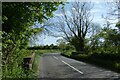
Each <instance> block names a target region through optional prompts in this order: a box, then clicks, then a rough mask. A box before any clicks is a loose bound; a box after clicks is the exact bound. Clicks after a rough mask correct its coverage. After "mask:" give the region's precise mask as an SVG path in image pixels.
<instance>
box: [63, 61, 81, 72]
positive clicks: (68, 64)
mask: <svg viewBox="0 0 120 80" xmlns="http://www.w3.org/2000/svg"><path fill="white" fill-rule="evenodd" d="M62 62H63V63H64V64H66V65H68V66H69V67H71V68H72V69H74V70H75V71H77V72H79V73H80V74H83V72H82V71H79V70H78V69H76V68H75V67H73V66H71V65H70V64H68V63H66V62H65V61H62Z"/></svg>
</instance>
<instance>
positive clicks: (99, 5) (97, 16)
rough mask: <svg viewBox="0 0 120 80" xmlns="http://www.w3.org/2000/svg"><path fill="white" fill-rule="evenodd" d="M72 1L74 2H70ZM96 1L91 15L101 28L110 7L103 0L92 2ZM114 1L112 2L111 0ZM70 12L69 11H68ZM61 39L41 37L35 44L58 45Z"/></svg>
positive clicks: (67, 7) (57, 14)
mask: <svg viewBox="0 0 120 80" xmlns="http://www.w3.org/2000/svg"><path fill="white" fill-rule="evenodd" d="M70 1H72V0H70ZM92 1H94V6H93V8H92V10H91V15H92V16H93V22H95V23H99V24H100V25H101V26H103V23H105V19H103V18H102V15H103V14H104V16H105V15H106V13H108V12H109V11H108V7H107V6H106V5H107V4H106V3H105V2H104V1H105V0H104V1H103V0H102V1H98V0H92ZM109 1H112V0H109ZM65 7H66V9H69V8H70V7H69V6H68V5H65ZM68 11H69V10H68ZM54 14H55V16H59V15H60V13H59V10H57V11H55V12H54ZM58 39H60V38H59V37H58V38H55V37H53V36H48V35H41V37H38V40H37V41H36V42H35V43H36V45H50V44H55V45H56V44H57V42H56V41H57V40H58Z"/></svg>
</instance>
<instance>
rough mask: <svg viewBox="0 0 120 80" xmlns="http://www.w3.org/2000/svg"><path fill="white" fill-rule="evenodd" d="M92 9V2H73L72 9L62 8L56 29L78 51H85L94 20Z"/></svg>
mask: <svg viewBox="0 0 120 80" xmlns="http://www.w3.org/2000/svg"><path fill="white" fill-rule="evenodd" d="M91 9H92V4H91V3H88V2H73V3H72V4H71V9H70V10H67V11H66V10H65V9H62V10H61V15H62V16H59V17H58V19H57V20H58V21H56V23H55V27H54V29H55V30H56V31H58V32H59V34H60V36H62V37H63V38H64V39H65V40H67V41H68V42H70V43H71V44H72V45H73V46H74V47H75V49H76V50H77V51H78V52H81V51H82V52H83V51H84V45H85V44H84V41H85V37H86V34H87V33H88V32H89V29H90V26H91V21H92V17H91V15H90V11H91ZM56 35H57V34H56Z"/></svg>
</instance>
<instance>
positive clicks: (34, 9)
mask: <svg viewBox="0 0 120 80" xmlns="http://www.w3.org/2000/svg"><path fill="white" fill-rule="evenodd" d="M117 1H118V2H116V3H115V4H112V5H113V7H114V8H113V7H111V8H112V9H111V12H110V17H115V19H117V20H118V22H116V23H114V25H111V23H110V21H109V18H110V17H105V23H104V24H105V25H103V26H101V25H100V24H99V23H94V22H92V16H91V14H90V13H91V10H92V7H93V5H92V3H88V2H74V3H65V2H17V3H16V2H3V3H2V31H0V34H1V36H0V37H1V38H2V61H1V62H2V78H4V79H6V78H34V77H37V71H38V70H39V69H38V67H39V59H40V56H41V55H42V54H43V53H49V52H61V53H62V55H64V56H66V57H70V58H74V59H77V60H82V61H85V62H89V63H92V64H95V65H100V66H102V67H105V68H108V69H111V70H114V71H117V72H120V20H119V19H120V18H119V17H120V15H118V14H116V13H117V12H119V11H120V6H119V5H120V0H117ZM113 3H114V2H113ZM65 4H67V5H68V4H69V5H70V7H71V9H70V10H68V11H69V14H68V13H67V12H66V11H67V10H66V8H64V5H65ZM59 5H61V7H60V9H59V11H60V12H59V13H60V14H61V15H62V16H55V17H54V14H53V12H54V11H56V10H57V9H58V6H59ZM115 11H117V12H115ZM112 12H113V13H112ZM114 12H115V13H114ZM113 14H115V15H113ZM116 16H117V18H116ZM53 17H54V18H53ZM52 19H55V20H52ZM56 19H57V20H56ZM50 21H52V22H50ZM54 21H55V22H54ZM38 24H39V26H38ZM44 31H48V32H46V33H49V34H51V35H52V36H54V37H56V36H57V37H60V38H61V39H59V40H58V41H57V43H58V44H57V45H53V44H51V45H44V46H33V47H30V45H29V44H32V43H34V42H35V40H36V37H38V36H39V35H40V34H42V32H43V33H44ZM52 33H53V34H52ZM33 52H34V53H35V58H34V62H33V69H32V70H28V71H26V70H24V68H23V58H24V57H27V56H30V55H31V53H33Z"/></svg>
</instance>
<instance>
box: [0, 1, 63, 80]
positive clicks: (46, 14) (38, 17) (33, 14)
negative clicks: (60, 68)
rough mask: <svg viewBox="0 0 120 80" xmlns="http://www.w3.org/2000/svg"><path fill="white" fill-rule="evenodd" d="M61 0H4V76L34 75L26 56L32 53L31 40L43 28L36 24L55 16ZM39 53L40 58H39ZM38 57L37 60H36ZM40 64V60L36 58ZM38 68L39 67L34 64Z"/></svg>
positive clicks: (2, 32)
mask: <svg viewBox="0 0 120 80" xmlns="http://www.w3.org/2000/svg"><path fill="white" fill-rule="evenodd" d="M60 4H62V3H60V2H53V3H52V2H48V3H44V2H2V31H0V33H1V38H2V61H1V62H2V78H4V79H6V78H8V79H9V78H31V77H33V76H34V75H33V72H34V71H27V73H26V70H24V68H23V58H24V57H27V56H30V55H31V53H32V51H31V50H28V49H27V47H28V46H29V45H28V43H31V42H34V41H32V40H35V36H36V35H38V34H40V33H41V32H42V31H43V28H42V27H43V26H40V27H37V28H36V27H34V26H35V25H36V23H41V24H42V23H44V22H45V21H46V20H48V19H49V18H51V17H53V13H52V12H53V11H56V10H57V9H58V6H59V5H60ZM37 55H38V54H36V59H38V56H37ZM36 61H37V60H36ZM34 65H36V62H34ZM34 69H35V68H34Z"/></svg>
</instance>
